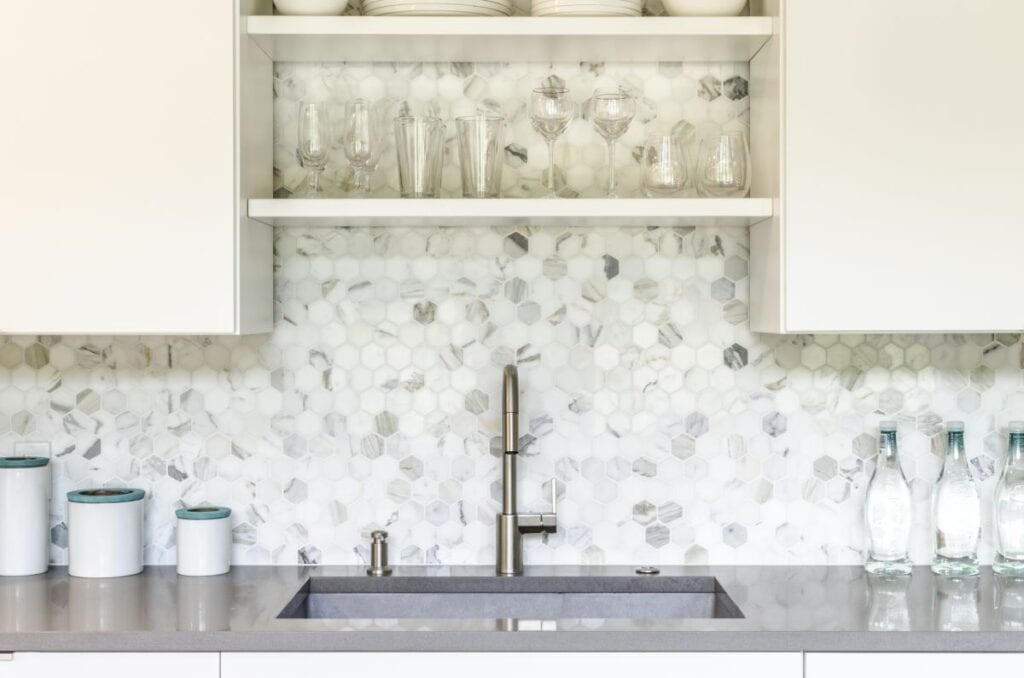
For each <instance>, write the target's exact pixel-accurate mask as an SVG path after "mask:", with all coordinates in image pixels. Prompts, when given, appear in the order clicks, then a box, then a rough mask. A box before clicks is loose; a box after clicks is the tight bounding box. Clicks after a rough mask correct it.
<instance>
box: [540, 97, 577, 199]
mask: <svg viewBox="0 0 1024 678" xmlns="http://www.w3.org/2000/svg"><path fill="white" fill-rule="evenodd" d="M575 113H576V105H575V104H574V103H573V102H572V100H571V99H570V98H569V90H567V89H566V88H564V87H538V88H537V89H535V90H533V95H532V96H531V97H530V122H532V123H533V129H535V130H537V133H538V134H540V135H541V136H542V137H544V139H545V140H546V141H547V142H548V177H547V184H546V185H547V189H548V193H547V196H546V197H548V198H554V197H557V194H556V193H555V142H556V141H558V138H559V137H561V136H562V135H563V134H564V133H565V130H566V129H567V128H568V127H569V123H571V122H572V119H573V117H574V115H575Z"/></svg>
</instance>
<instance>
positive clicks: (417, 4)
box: [363, 0, 512, 16]
mask: <svg viewBox="0 0 1024 678" xmlns="http://www.w3.org/2000/svg"><path fill="white" fill-rule="evenodd" d="M363 14H367V15H369V16H509V15H510V14H512V0H363Z"/></svg>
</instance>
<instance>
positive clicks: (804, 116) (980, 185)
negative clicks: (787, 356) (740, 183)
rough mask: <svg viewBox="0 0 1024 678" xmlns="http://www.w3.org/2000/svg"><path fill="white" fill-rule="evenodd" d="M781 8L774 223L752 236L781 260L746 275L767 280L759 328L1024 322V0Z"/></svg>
mask: <svg viewBox="0 0 1024 678" xmlns="http://www.w3.org/2000/svg"><path fill="white" fill-rule="evenodd" d="M781 13H782V21H781V27H782V35H781V39H782V41H783V46H784V48H783V49H781V50H779V51H778V56H777V57H776V58H777V59H780V60H781V66H780V69H781V73H782V84H781V92H782V107H781V114H780V115H781V132H782V136H781V139H780V140H779V148H780V150H781V154H782V164H781V167H782V176H781V179H780V181H779V191H780V195H781V204H780V212H781V218H780V219H779V220H777V221H776V223H775V224H774V225H772V224H767V223H766V224H764V225H762V226H759V227H756V228H755V233H754V236H753V243H752V245H755V246H758V247H760V249H761V251H760V252H755V253H754V254H753V256H754V257H755V258H759V257H760V256H761V255H762V254H766V255H767V256H769V257H771V256H775V257H778V258H779V261H778V263H777V265H776V264H774V263H771V262H769V263H765V262H762V261H759V262H758V263H757V264H752V269H753V268H758V270H757V272H756V273H755V276H753V277H752V283H751V284H752V286H754V285H767V286H768V287H769V288H770V289H771V290H772V292H771V293H770V294H768V295H767V296H768V298H767V299H765V300H764V301H765V302H766V303H764V304H763V306H762V309H761V310H763V311H765V312H764V313H763V314H762V313H761V312H760V311H759V310H756V309H754V310H752V314H753V317H752V327H753V329H754V330H756V331H767V332H815V331H822V332H889V331H907V332H946V331H949V332H974V331H995V330H1016V331H1019V330H1021V329H1022V328H1024V304H1020V303H1016V301H1015V297H1016V296H1017V292H1016V290H1017V289H1018V288H1019V279H1020V273H1019V271H1020V264H1021V261H1022V260H1024V199H1022V194H1021V186H1024V161H1022V159H1024V134H1021V133H1020V120H1021V118H1022V117H1024V90H1022V89H1021V88H1020V87H1013V86H1009V85H1008V80H1007V78H1008V75H1007V74H1008V73H1009V72H1010V71H1012V70H1014V69H1016V68H1018V67H1019V65H1020V64H1021V56H1020V48H1019V42H1020V35H1019V27H1020V26H1021V25H1022V24H1024V2H1020V0H971V1H965V0H899V1H898V2H893V1H892V0H857V1H856V2H850V0H784V1H783V2H782V6H781ZM764 56H765V57H766V58H767V57H769V55H768V52H766V54H765V55H764ZM761 58H762V57H761V56H760V55H759V57H758V60H759V59H761ZM758 60H755V61H758ZM762 72H764V71H762ZM1011 79H1012V78H1011ZM771 84H772V83H771V81H770V78H769V79H768V80H767V81H765V80H761V81H760V82H759V81H758V79H757V78H752V84H751V86H752V88H757V87H760V86H771ZM755 143H756V140H755ZM773 229H774V232H772V231H773ZM760 276H764V277H761V278H760V279H757V278H758V277H760ZM772 278H774V279H772ZM760 293H761V294H763V291H762V292H760ZM752 295H754V296H756V294H755V290H752ZM776 297H777V298H776ZM776 302H777V303H776Z"/></svg>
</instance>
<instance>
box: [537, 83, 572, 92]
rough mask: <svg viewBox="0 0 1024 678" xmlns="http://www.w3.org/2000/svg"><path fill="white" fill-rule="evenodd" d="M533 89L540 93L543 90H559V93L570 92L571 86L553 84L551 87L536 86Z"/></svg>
mask: <svg viewBox="0 0 1024 678" xmlns="http://www.w3.org/2000/svg"><path fill="white" fill-rule="evenodd" d="M533 91H534V92H536V93H538V94H539V93H541V92H558V93H559V94H568V93H569V88H568V87H557V86H555V85H552V86H550V87H534V88H533Z"/></svg>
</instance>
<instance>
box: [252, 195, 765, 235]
mask: <svg viewBox="0 0 1024 678" xmlns="http://www.w3.org/2000/svg"><path fill="white" fill-rule="evenodd" d="M771 216H772V201H771V200H770V199H768V198H738V199H715V198H700V199H690V198H676V199H663V200H656V199H651V200H646V199H641V198H624V199H618V200H607V199H575V200H569V199H566V200H557V199H555V200H543V199H511V198H509V199H498V200H460V199H441V200H400V199H379V200H377V199H366V200H358V199H353V200H344V199H341V200H300V199H286V200H250V201H249V217H250V218H252V219H255V220H257V221H261V222H263V223H266V224H270V225H272V226H278V227H318V228H328V227H339V226H341V227H406V228H407V227H431V226H466V227H472V226H476V227H490V226H508V225H513V226H519V225H524V224H528V225H533V226H563V227H564V226H670V227H681V226H702V227H703V226H719V227H725V226H740V227H747V226H751V225H753V224H756V223H758V222H761V221H764V220H765V219H769V218H771Z"/></svg>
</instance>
